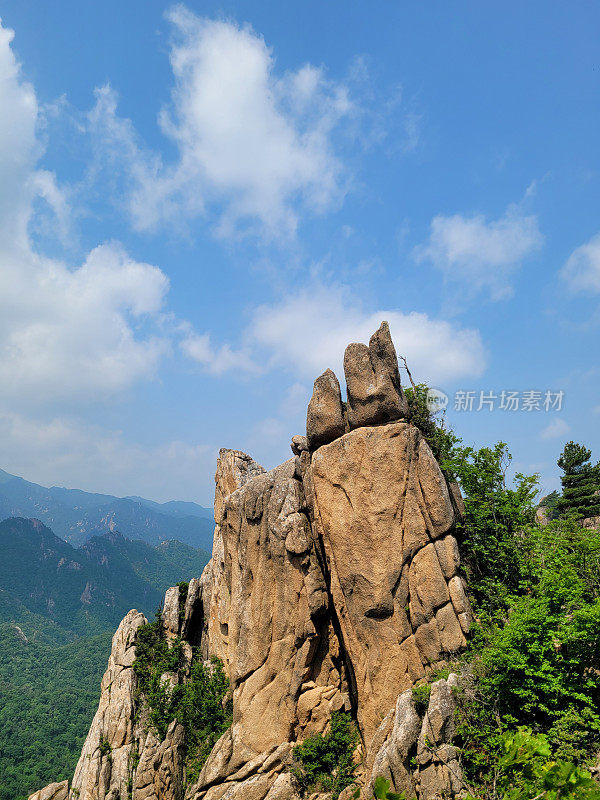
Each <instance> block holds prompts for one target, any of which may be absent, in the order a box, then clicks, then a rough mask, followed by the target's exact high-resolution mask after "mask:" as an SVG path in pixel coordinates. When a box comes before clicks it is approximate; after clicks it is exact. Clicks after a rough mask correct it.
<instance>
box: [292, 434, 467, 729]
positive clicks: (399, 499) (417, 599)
mask: <svg viewBox="0 0 600 800" xmlns="http://www.w3.org/2000/svg"><path fill="white" fill-rule="evenodd" d="M307 477H308V480H307V484H308V485H309V486H310V489H309V496H310V497H311V501H312V505H313V516H314V525H315V528H316V530H317V531H318V534H319V536H320V538H321V540H322V542H323V546H324V550H325V553H326V558H327V566H328V571H329V575H330V585H331V595H332V598H333V603H334V606H335V609H336V612H337V615H338V618H339V624H340V628H341V633H342V638H343V647H344V651H345V653H346V654H347V657H348V660H349V662H350V664H351V668H352V673H353V678H354V688H355V692H356V703H357V708H358V721H359V725H360V727H361V731H362V733H363V736H364V738H365V740H366V741H369V740H370V738H371V737H372V736H373V734H374V733H375V731H376V729H377V727H378V726H379V724H380V723H381V720H382V719H383V718H384V717H385V715H386V714H387V713H388V711H389V710H390V708H391V707H392V706H393V705H394V703H395V702H396V698H397V697H398V694H399V692H401V691H403V690H404V689H406V688H408V687H410V686H412V685H413V683H414V682H415V681H416V680H418V679H419V678H421V677H423V676H424V675H425V670H426V668H427V666H428V665H431V664H435V663H436V662H438V661H439V660H440V659H441V658H442V656H443V655H444V654H447V653H452V652H454V651H456V650H459V649H460V648H461V647H463V646H464V644H465V643H466V642H465V638H464V635H463V632H462V629H461V626H460V623H459V620H458V617H457V613H462V611H463V606H462V605H459V606H458V612H457V611H455V609H454V606H453V604H452V601H451V595H450V589H449V587H448V580H449V579H450V580H453V579H454V577H455V575H456V573H457V570H458V566H459V563H458V549H457V548H456V543H455V540H454V538H453V537H452V536H450V535H447V534H448V531H449V530H450V529H451V528H452V526H453V524H454V511H453V508H452V503H451V502H450V498H449V495H448V489H447V486H446V481H445V479H444V477H443V475H442V473H441V471H440V468H439V466H438V464H437V462H436V460H435V458H434V457H433V455H432V453H431V450H430V449H429V447H428V445H427V443H426V442H425V440H424V439H423V437H422V435H421V434H420V432H419V431H418V430H417V429H416V428H414V427H413V426H411V425H408V424H407V423H404V422H397V423H392V424H390V425H386V426H383V427H371V428H359V429H357V430H355V431H352V432H350V433H348V434H346V435H344V436H343V437H341V438H340V439H337V440H336V441H335V442H332V443H331V444H329V445H327V446H325V447H322V448H320V449H319V450H318V451H317V452H316V453H315V454H314V455H313V458H312V461H311V465H310V469H309V475H308V476H307ZM446 540H450V542H447V541H446ZM438 542H442V543H443V546H442V547H441V551H442V553H443V558H442V561H443V567H442V565H441V564H440V559H439V558H438V554H437V549H436V544H437V543H438ZM462 599H463V596H462V595H461V596H460V601H461V602H462Z"/></svg>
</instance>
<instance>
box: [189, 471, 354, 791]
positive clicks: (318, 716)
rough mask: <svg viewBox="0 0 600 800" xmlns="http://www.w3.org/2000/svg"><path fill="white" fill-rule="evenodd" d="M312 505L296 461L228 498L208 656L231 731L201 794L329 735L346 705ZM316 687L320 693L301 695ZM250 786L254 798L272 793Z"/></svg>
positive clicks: (213, 756) (206, 770)
mask: <svg viewBox="0 0 600 800" xmlns="http://www.w3.org/2000/svg"><path fill="white" fill-rule="evenodd" d="M217 473H219V470H217ZM305 508H306V501H305V497H304V490H303V486H302V483H301V482H300V481H299V480H298V479H297V478H296V477H295V462H294V460H293V459H291V460H290V461H288V462H286V463H285V464H283V465H281V466H280V467H277V468H276V469H275V470H272V471H271V472H268V473H262V474H259V475H256V476H255V477H254V478H252V479H251V480H249V481H248V482H246V483H245V484H244V485H243V486H241V487H240V488H239V489H237V490H234V491H233V492H232V493H230V494H229V495H228V496H227V497H226V498H225V499H224V501H223V509H222V514H221V518H222V521H221V524H220V525H219V526H218V528H217V531H216V533H215V542H217V541H218V542H219V543H220V544H219V549H218V558H219V565H218V566H215V565H213V567H214V572H213V584H212V590H211V603H210V608H209V623H208V641H209V647H208V649H209V653H210V654H211V655H213V654H214V655H217V656H218V657H219V658H221V659H222V660H223V662H224V664H225V668H226V670H227V671H228V674H229V677H230V682H231V689H232V693H233V727H232V729H231V737H230V740H225V739H224V740H223V741H222V742H221V744H220V745H219V746H217V747H216V748H215V751H213V753H212V754H211V756H210V757H209V759H208V761H207V763H206V765H205V767H204V769H203V772H202V774H201V776H200V779H199V781H198V784H197V786H196V788H195V792H196V795H195V796H197V797H201V796H202V792H204V791H208V787H209V784H211V783H214V782H215V780H217V777H218V779H219V780H233V777H232V776H234V775H235V774H236V773H237V771H238V770H239V769H240V767H241V766H242V765H243V764H252V763H253V762H256V764H257V765H258V764H261V763H262V762H263V761H264V760H265V754H268V753H269V752H271V751H273V750H274V749H275V748H277V747H279V746H281V745H282V744H284V743H287V742H292V741H295V740H296V739H297V738H298V737H301V736H302V735H306V734H308V733H310V732H314V731H316V730H318V729H321V730H322V729H323V728H324V727H325V724H326V723H327V721H328V719H329V717H330V716H331V709H332V708H334V707H341V704H340V699H341V690H342V688H343V682H342V675H341V664H340V662H339V655H337V656H332V648H331V647H330V646H329V637H330V636H331V635H332V631H331V629H330V624H329V617H328V613H329V611H328V599H327V591H326V585H325V580H324V577H323V574H322V572H321V569H320V567H319V564H318V560H317V554H316V551H315V547H314V544H313V540H312V534H311V529H310V524H309V520H308V518H307V516H306V513H305ZM215 555H217V551H216V552H215ZM215 555H213V561H214V559H215ZM310 682H312V685H313V686H314V687H315V689H316V691H315V692H314V695H311V694H310V693H309V692H308V691H304V692H303V688H304V689H305V688H306V684H307V683H310ZM338 698H340V699H338ZM224 748H225V749H224ZM249 780H250V778H249V777H246V776H244V786H245V789H244V791H247V792H248V796H250V791H252V792H258V791H259V787H262V788H264V787H265V786H266V784H265V781H264V779H261V781H258V780H257V781H254V782H253V783H252V786H246V784H247V783H248V781H249ZM262 788H261V789H260V791H262ZM267 788H268V787H267ZM210 791H212V790H210ZM228 791H231V792H233V788H231V789H228ZM240 791H242V789H240ZM266 792H267V789H265V792H264V794H266ZM208 796H209V795H208V794H207V797H208ZM231 796H232V797H234V796H235V795H234V794H231ZM263 796H264V795H263Z"/></svg>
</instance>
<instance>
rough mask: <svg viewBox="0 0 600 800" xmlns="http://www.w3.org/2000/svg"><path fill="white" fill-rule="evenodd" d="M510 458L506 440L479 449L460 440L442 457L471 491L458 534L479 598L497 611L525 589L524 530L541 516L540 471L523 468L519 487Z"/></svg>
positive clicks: (446, 468)
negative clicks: (510, 475)
mask: <svg viewBox="0 0 600 800" xmlns="http://www.w3.org/2000/svg"><path fill="white" fill-rule="evenodd" d="M510 461H511V456H510V453H509V452H508V448H507V446H506V444H504V442H498V444H496V445H495V446H494V447H482V448H480V449H479V450H475V449H474V448H472V447H461V446H458V445H456V446H455V447H453V449H452V451H451V453H450V455H449V456H448V457H447V458H446V459H444V460H442V467H443V469H444V471H445V472H446V473H447V474H450V475H452V476H454V477H455V478H456V479H457V480H458V481H459V483H460V486H461V488H462V490H463V494H464V495H465V512H466V513H465V521H464V523H463V524H461V525H460V526H459V529H458V534H459V537H460V540H461V553H462V557H463V566H464V569H465V572H466V575H467V580H468V584H469V590H470V592H471V594H472V597H473V599H474V600H475V603H476V604H477V605H478V606H479V607H480V608H481V609H485V610H488V611H491V612H494V611H497V610H498V609H504V608H506V606H507V603H508V597H509V595H510V594H511V593H513V592H515V591H517V590H518V589H519V586H520V562H519V557H518V556H519V554H518V550H517V544H518V540H519V534H520V531H521V530H522V529H523V527H524V526H526V525H528V524H531V523H532V522H533V521H534V518H535V509H534V506H533V499H534V497H535V495H536V494H537V476H535V475H530V476H527V475H523V474H521V473H517V475H516V476H515V486H514V488H511V487H509V486H507V484H506V471H507V468H508V466H509V464H510Z"/></svg>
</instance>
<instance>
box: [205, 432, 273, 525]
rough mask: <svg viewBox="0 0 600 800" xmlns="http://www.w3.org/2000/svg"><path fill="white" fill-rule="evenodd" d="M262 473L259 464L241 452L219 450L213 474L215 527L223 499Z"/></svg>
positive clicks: (219, 517) (219, 518)
mask: <svg viewBox="0 0 600 800" xmlns="http://www.w3.org/2000/svg"><path fill="white" fill-rule="evenodd" d="M264 471H265V470H264V468H263V467H261V465H260V464H258V463H257V462H256V461H254V459H253V458H251V457H250V456H249V455H247V454H246V453H243V452H242V451H241V450H228V449H227V448H222V449H221V450H220V452H219V458H218V460H217V472H216V474H215V484H216V487H215V520H216V522H217V525H218V524H219V523H220V522H221V515H222V512H223V503H224V501H225V499H226V498H227V497H228V496H229V495H230V494H231V493H232V492H234V491H235V490H236V489H239V488H240V486H243V485H244V484H245V483H247V482H248V481H249V480H252V478H254V477H255V476H256V475H260V474H261V473H263V472H264Z"/></svg>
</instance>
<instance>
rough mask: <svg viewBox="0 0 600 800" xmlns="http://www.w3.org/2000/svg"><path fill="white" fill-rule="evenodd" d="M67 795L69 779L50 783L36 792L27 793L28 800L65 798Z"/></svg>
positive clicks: (63, 799) (57, 799) (60, 799)
mask: <svg viewBox="0 0 600 800" xmlns="http://www.w3.org/2000/svg"><path fill="white" fill-rule="evenodd" d="M68 796H69V781H62V782H61V783H51V784H49V785H48V786H45V787H44V788H43V789H40V790H39V791H38V792H35V793H34V794H31V795H29V800H67V798H68Z"/></svg>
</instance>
